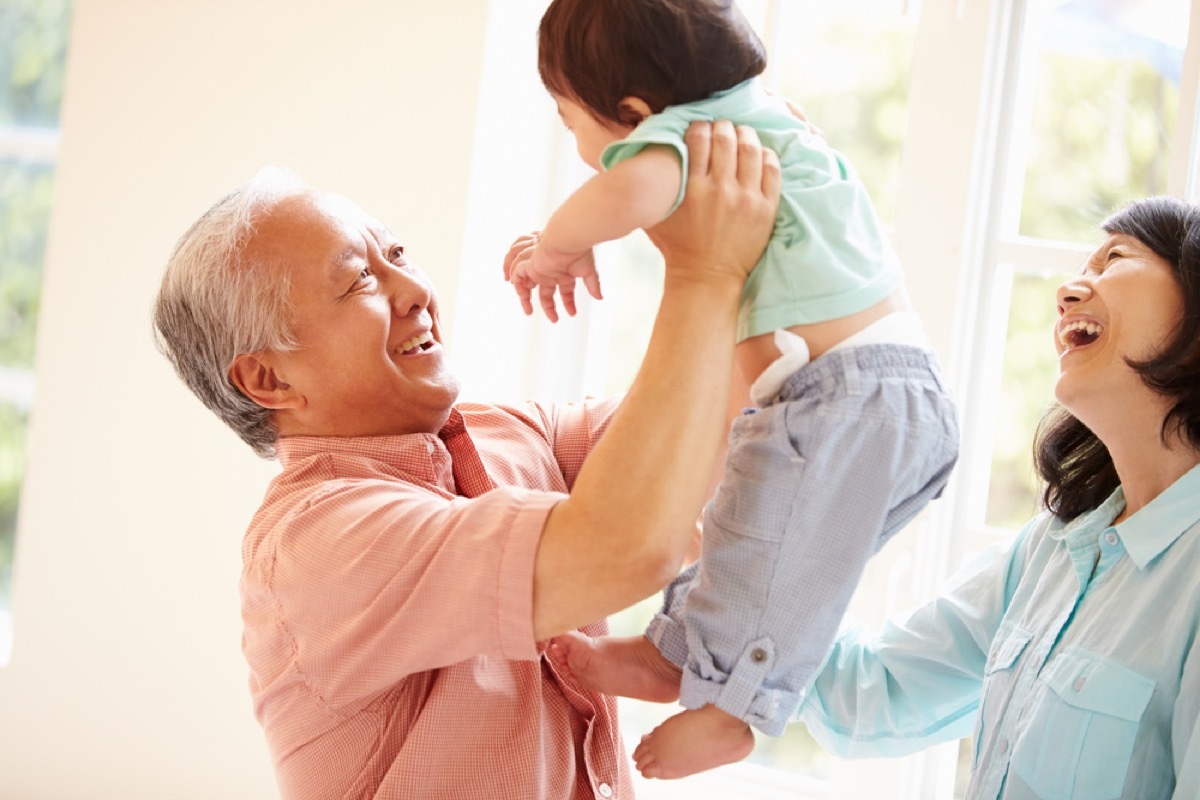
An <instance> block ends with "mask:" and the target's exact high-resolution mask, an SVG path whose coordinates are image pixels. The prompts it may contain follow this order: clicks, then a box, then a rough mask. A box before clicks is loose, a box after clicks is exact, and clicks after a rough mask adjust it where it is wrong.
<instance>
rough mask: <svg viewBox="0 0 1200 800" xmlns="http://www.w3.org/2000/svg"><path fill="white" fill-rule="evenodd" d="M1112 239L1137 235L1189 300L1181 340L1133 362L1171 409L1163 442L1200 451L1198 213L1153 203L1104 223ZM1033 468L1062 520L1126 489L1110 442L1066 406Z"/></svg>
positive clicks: (1051, 419) (1037, 446) (1158, 200)
mask: <svg viewBox="0 0 1200 800" xmlns="http://www.w3.org/2000/svg"><path fill="white" fill-rule="evenodd" d="M1100 227H1101V228H1102V229H1103V230H1104V231H1105V233H1108V234H1110V235H1111V234H1124V235H1127V236H1132V237H1134V238H1135V239H1137V240H1138V241H1139V242H1141V243H1142V244H1144V245H1146V247H1148V248H1149V249H1150V250H1151V251H1153V252H1154V253H1155V254H1156V255H1157V256H1159V257H1160V258H1162V259H1163V260H1164V261H1166V262H1167V264H1169V265H1170V266H1171V269H1172V271H1173V272H1174V275H1175V280H1176V282H1177V284H1178V285H1179V288H1180V290H1181V294H1182V296H1183V315H1182V317H1181V318H1180V319H1179V320H1178V322H1177V324H1176V328H1175V336H1174V338H1173V339H1172V340H1171V342H1170V343H1169V344H1168V345H1167V346H1166V347H1165V348H1163V350H1162V352H1160V353H1159V354H1158V355H1156V356H1154V357H1153V358H1150V359H1148V360H1146V361H1128V362H1127V363H1128V364H1129V366H1130V367H1131V368H1132V369H1134V370H1135V371H1137V372H1138V373H1139V374H1140V375H1141V376H1142V380H1144V381H1145V382H1146V385H1147V386H1149V387H1150V388H1152V389H1154V390H1155V391H1156V392H1158V393H1159V394H1161V395H1163V396H1164V397H1167V398H1170V399H1171V400H1172V401H1173V405H1172V406H1171V408H1170V410H1169V411H1168V412H1167V415H1166V417H1165V418H1164V419H1163V424H1162V430H1161V432H1160V433H1161V436H1162V439H1163V441H1164V442H1166V441H1167V440H1168V438H1169V437H1171V436H1174V435H1178V436H1179V437H1180V438H1181V439H1182V440H1183V441H1184V442H1186V443H1187V444H1190V445H1191V446H1192V447H1200V206H1198V205H1196V204H1195V203H1187V202H1184V201H1183V200H1180V199H1178V198H1174V197H1166V196H1160V197H1149V198H1146V199H1144V200H1137V201H1135V202H1132V203H1130V204H1129V205H1127V206H1125V207H1124V208H1122V209H1120V210H1119V211H1117V212H1116V213H1114V214H1113V215H1112V216H1110V217H1109V218H1108V219H1106V220H1104V222H1103V223H1101V225H1100ZM1034 465H1035V467H1036V468H1037V471H1038V474H1039V475H1040V476H1041V478H1042V480H1043V481H1045V489H1044V491H1043V493H1042V500H1043V502H1044V503H1045V505H1046V508H1048V509H1049V510H1050V511H1052V512H1053V513H1054V514H1056V515H1058V516H1059V517H1061V518H1063V519H1073V518H1075V517H1077V516H1079V515H1080V514H1083V513H1085V512H1088V511H1091V510H1092V509H1094V508H1096V507H1098V506H1099V505H1100V504H1101V503H1103V502H1104V501H1105V500H1106V499H1107V498H1108V496H1109V495H1110V494H1112V493H1113V491H1115V490H1116V488H1117V486H1118V485H1119V483H1120V480H1119V479H1118V477H1117V472H1116V469H1115V468H1114V467H1113V463H1112V456H1111V455H1109V452H1108V448H1107V447H1105V446H1104V443H1103V442H1101V441H1100V439H1099V438H1098V437H1097V436H1096V434H1094V433H1092V431H1091V430H1089V429H1088V427H1087V426H1086V425H1084V424H1083V423H1082V422H1080V421H1079V420H1078V419H1077V418H1076V417H1075V416H1074V415H1072V414H1071V413H1070V412H1068V411H1067V410H1066V409H1065V408H1063V407H1062V406H1059V405H1056V406H1054V407H1053V408H1051V409H1050V411H1049V412H1047V414H1046V416H1045V417H1043V419H1042V421H1041V424H1040V425H1039V426H1038V432H1037V437H1036V439H1035V442H1034Z"/></svg>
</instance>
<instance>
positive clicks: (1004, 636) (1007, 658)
mask: <svg viewBox="0 0 1200 800" xmlns="http://www.w3.org/2000/svg"><path fill="white" fill-rule="evenodd" d="M1032 640H1033V633H1031V632H1030V631H1027V630H1025V629H1024V628H1022V627H1021V626H1019V625H1016V624H1014V623H1012V622H1003V623H1001V625H1000V629H999V630H998V631H996V636H995V638H994V639H993V644H992V648H991V650H990V651H989V652H988V657H987V663H986V664H984V666H983V694H982V698H983V699H982V705H981V706H980V710H979V716H978V717H977V718H976V722H975V737H974V746H975V750H974V755H973V757H972V759H971V767H972V769H974V768H975V767H977V766H978V765H979V753H980V747H981V745H982V743H983V739H984V736H983V729H984V727H985V726H987V727H993V726H996V725H999V724H1000V720H999V718H998V717H999V716H1000V715H1001V714H1002V713H1003V709H1004V707H1005V706H1006V705H1007V702H1008V700H1007V698H1008V695H1009V689H1008V685H1009V684H1010V683H1011V682H1012V668H1013V665H1014V664H1016V663H1017V659H1018V658H1019V657H1020V655H1021V653H1024V652H1025V648H1026V647H1028V646H1029V643H1030V642H1031V641H1032Z"/></svg>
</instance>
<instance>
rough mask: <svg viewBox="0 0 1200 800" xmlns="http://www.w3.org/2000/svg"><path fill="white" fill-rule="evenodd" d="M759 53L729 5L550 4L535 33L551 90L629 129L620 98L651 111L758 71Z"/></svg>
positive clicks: (600, 0)
mask: <svg viewBox="0 0 1200 800" xmlns="http://www.w3.org/2000/svg"><path fill="white" fill-rule="evenodd" d="M766 66H767V56H766V50H765V49H764V48H763V45H762V42H761V41H760V40H759V38H758V35H757V34H756V33H755V32H754V29H753V28H751V27H750V24H749V23H748V22H747V21H746V18H745V17H744V16H742V13H741V11H739V10H738V8H737V5H736V4H735V3H734V2H732V0H554V2H553V3H551V4H550V7H549V8H547V9H546V13H545V14H544V15H542V22H541V25H540V26H539V28H538V72H539V74H540V75H541V78H542V83H543V84H545V86H546V88H547V89H549V90H550V91H551V92H553V93H555V94H557V95H560V96H563V97H570V98H573V99H575V100H578V101H579V103H580V104H581V105H583V106H584V107H586V108H587V109H588V110H590V111H591V112H592V114H593V115H594V116H595V117H596V118H597V119H601V120H610V121H614V122H621V123H624V124H636V123H637V122H639V121H640V120H637V119H629V118H628V115H623V113H622V111H621V109H620V108H619V107H618V106H619V104H620V102H621V100H622V99H624V98H626V97H630V96H633V97H638V98H641V99H642V100H644V101H646V104H647V105H649V106H650V110H651V111H652V112H654V113H658V112H659V111H662V110H663V109H664V108H666V107H667V106H670V105H677V104H679V103H690V102H692V101H694V100H700V99H702V98H705V97H708V96H709V95H711V94H713V93H714V92H719V91H721V90H723V89H730V88H733V87H734V86H736V85H738V84H739V83H741V82H742V81H745V80H748V79H750V78H752V77H754V76H755V75H758V74H759V73H761V72H762V71H763V70H764V69H765V68H766Z"/></svg>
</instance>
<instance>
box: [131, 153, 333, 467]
mask: <svg viewBox="0 0 1200 800" xmlns="http://www.w3.org/2000/svg"><path fill="white" fill-rule="evenodd" d="M307 191H310V189H309V187H308V186H307V185H306V184H305V183H304V182H303V181H301V180H300V179H299V178H297V177H296V176H295V175H293V174H291V173H290V172H287V171H286V170H283V169H280V168H278V167H265V168H263V169H262V170H260V171H259V172H258V174H257V175H255V176H254V177H253V178H251V179H250V180H249V181H247V182H246V183H244V184H242V185H241V186H239V187H238V188H237V189H234V190H233V191H232V192H230V193H229V194H228V195H226V196H225V197H223V198H222V199H221V200H219V201H217V203H216V204H215V205H214V206H213V207H212V208H210V209H209V210H208V211H207V212H206V213H205V214H204V216H202V217H200V219H199V220H197V221H196V223H195V224H193V225H192V227H191V228H189V229H188V231H187V233H185V234H183V236H181V237H180V238H179V241H178V242H176V244H175V248H174V250H173V251H172V252H171V256H170V258H169V259H168V261H167V266H166V270H165V273H164V274H163V279H162V285H161V286H160V287H159V291H158V298H157V300H156V301H155V304H154V333H155V343H156V344H157V346H158V349H159V351H160V352H161V353H162V354H163V355H165V356H166V357H167V358H168V359H170V361H171V363H172V364H173V365H174V367H175V371H176V372H177V373H178V374H179V377H180V378H182V379H183V382H184V383H186V384H187V386H188V388H189V389H191V390H192V392H193V393H194V394H195V395H196V396H197V397H199V398H200V400H201V402H203V403H204V405H206V406H208V408H210V409H211V410H212V411H213V412H214V413H215V414H216V415H217V416H218V417H220V418H221V419H222V420H224V421H225V424H227V425H228V426H229V427H231V428H233V430H234V432H236V433H237V435H238V436H240V437H242V439H243V440H244V441H245V442H246V443H247V444H249V445H250V446H251V447H252V448H254V451H255V452H256V453H258V454H259V455H260V456H262V457H263V458H273V457H274V456H275V440H276V439H277V438H278V431H277V430H276V428H275V425H274V424H273V423H272V421H271V410H270V409H267V408H263V407H262V406H260V405H259V404H258V403H256V402H254V401H253V400H251V399H250V398H248V397H246V396H245V395H244V394H242V392H241V391H240V390H239V389H238V388H237V386H235V385H234V384H233V382H232V381H231V380H230V379H229V369H230V367H231V366H232V365H233V361H234V359H235V358H236V357H237V356H238V355H240V354H254V353H260V352H264V351H268V350H273V351H277V352H286V351H289V350H293V349H295V347H296V343H295V338H294V336H293V334H292V330H291V325H290V321H289V305H288V291H289V282H288V280H287V277H286V276H287V271H286V270H282V269H275V266H276V265H274V264H271V263H267V262H265V261H264V260H262V259H253V258H250V257H248V256H247V254H246V252H245V250H246V245H247V244H248V242H249V241H250V239H251V237H252V235H253V234H254V232H255V227H256V225H257V224H258V223H259V222H260V221H261V220H262V219H263V217H264V216H266V215H267V214H269V213H270V211H271V210H272V209H273V208H274V207H275V206H276V205H277V204H278V203H279V202H280V201H281V200H284V199H286V198H288V197H291V196H294V195H297V194H302V193H305V192H307Z"/></svg>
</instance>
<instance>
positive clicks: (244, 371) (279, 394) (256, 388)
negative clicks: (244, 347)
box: [229, 353, 304, 408]
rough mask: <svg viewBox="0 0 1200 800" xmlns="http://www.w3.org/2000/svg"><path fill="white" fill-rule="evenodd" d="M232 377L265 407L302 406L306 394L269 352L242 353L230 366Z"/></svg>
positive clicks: (230, 376)
mask: <svg viewBox="0 0 1200 800" xmlns="http://www.w3.org/2000/svg"><path fill="white" fill-rule="evenodd" d="M229 380H231V381H233V385H234V386H236V387H237V388H238V389H239V390H240V391H241V393H242V394H244V395H246V397H249V398H250V399H251V400H253V401H254V402H256V403H258V404H259V405H260V406H262V407H263V408H300V407H301V406H303V405H304V398H303V396H301V395H300V394H299V393H298V392H296V391H295V390H294V389H293V388H292V387H291V386H290V385H288V383H287V382H286V381H284V380H283V378H282V376H281V375H280V374H279V373H278V372H277V371H276V368H275V366H273V364H272V362H271V359H270V357H269V356H268V355H266V354H264V353H260V354H258V355H247V354H245V353H242V354H240V355H239V356H238V357H237V358H235V359H234V360H233V366H231V367H230V368H229Z"/></svg>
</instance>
